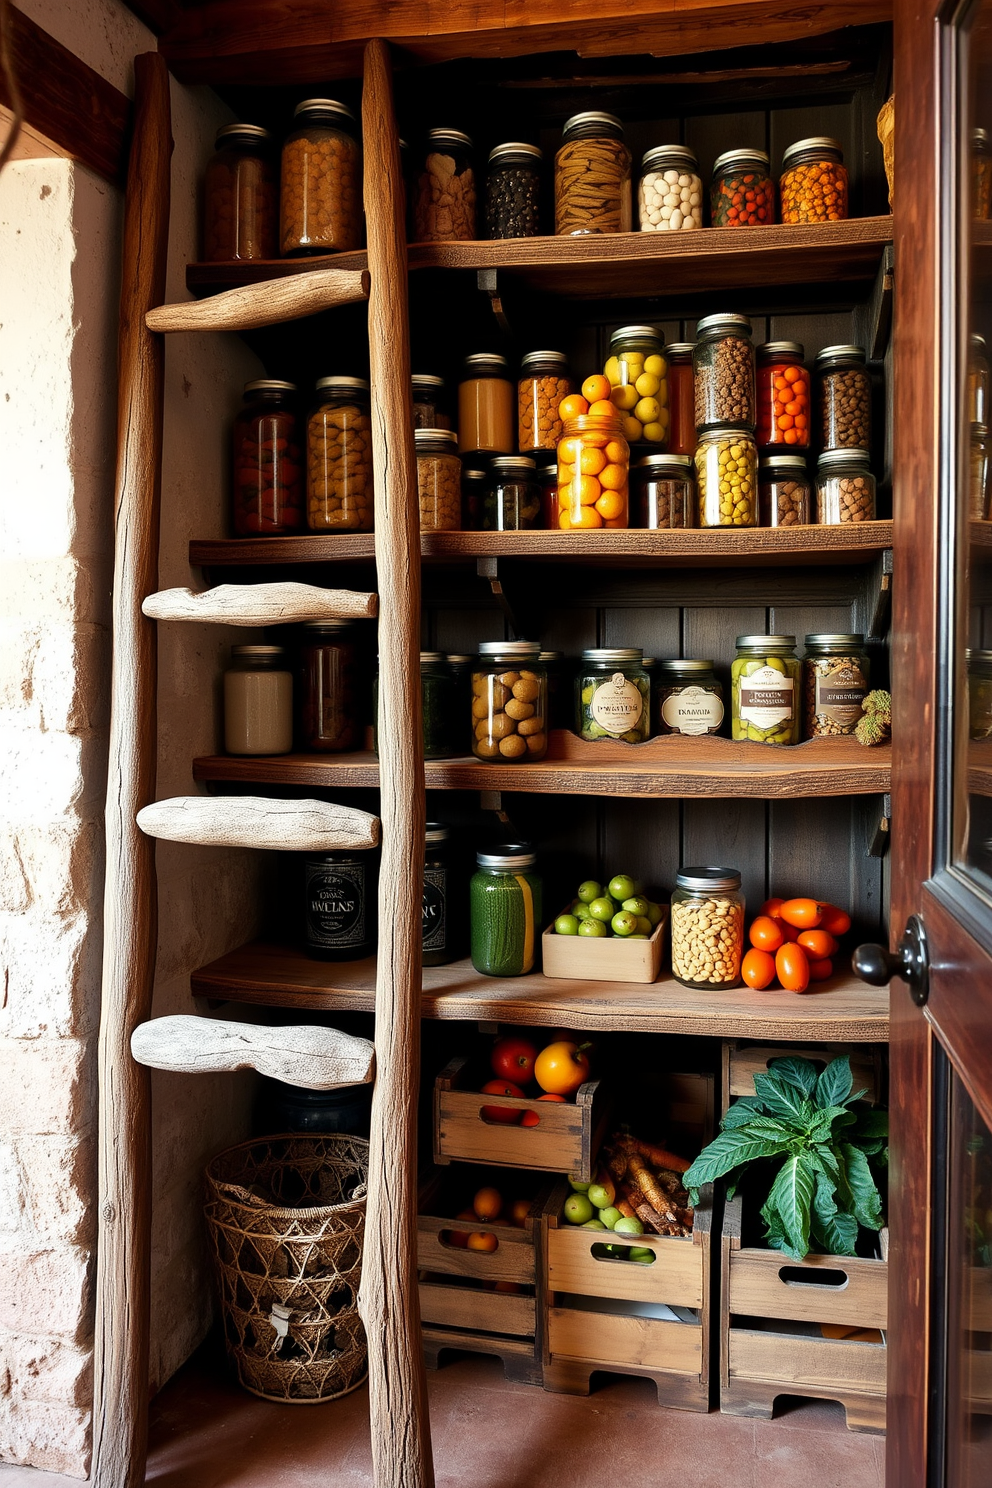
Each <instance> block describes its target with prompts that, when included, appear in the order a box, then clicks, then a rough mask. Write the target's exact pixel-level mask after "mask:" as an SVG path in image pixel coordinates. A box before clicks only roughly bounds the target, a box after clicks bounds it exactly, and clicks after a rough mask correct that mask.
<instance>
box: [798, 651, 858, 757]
mask: <svg viewBox="0 0 992 1488" xmlns="http://www.w3.org/2000/svg"><path fill="white" fill-rule="evenodd" d="M870 676H871V662H870V660H869V657H868V653H867V651H866V650H865V638H864V636H863V635H854V634H833V635H808V636H807V637H806V655H805V658H804V660H803V732H804V735H805V737H806V738H807V739H820V738H824V737H827V736H833V735H839V734H853V733H854V730H855V729H856V727H857V725H858V723H859V721H860V719H861V718H862V717H863V716H864V715H863V714H862V711H861V704H862V702H863V701H864V699H865V698H866V697H867V696H868V690H869V678H870Z"/></svg>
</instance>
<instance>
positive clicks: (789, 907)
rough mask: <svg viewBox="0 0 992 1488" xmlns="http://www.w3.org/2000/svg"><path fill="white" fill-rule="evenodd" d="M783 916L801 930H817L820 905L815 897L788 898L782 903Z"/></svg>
mask: <svg viewBox="0 0 992 1488" xmlns="http://www.w3.org/2000/svg"><path fill="white" fill-rule="evenodd" d="M782 918H783V920H784V921H785V922H786V924H787V925H795V926H796V927H797V928H798V929H799V930H815V929H816V927H817V925H818V924H819V923H820V919H821V916H820V906H819V904H817V902H816V900H815V899H787V900H786V901H785V903H784V904H783V905H782Z"/></svg>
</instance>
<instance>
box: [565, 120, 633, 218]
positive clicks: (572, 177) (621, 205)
mask: <svg viewBox="0 0 992 1488" xmlns="http://www.w3.org/2000/svg"><path fill="white" fill-rule="evenodd" d="M630 206H631V202H630V151H629V150H628V149H627V146H626V145H625V144H624V142H623V125H622V124H621V122H620V120H619V119H618V118H617V117H616V115H615V114H603V113H599V112H597V111H593V112H587V113H582V114H573V115H572V117H571V118H570V119H567V120H566V121H565V127H564V129H563V130H562V136H561V148H560V149H559V151H558V153H557V155H556V156H555V233H556V235H557V236H558V237H559V238H562V237H577V236H579V235H581V234H585V233H618V232H629V231H630Z"/></svg>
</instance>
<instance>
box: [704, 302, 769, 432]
mask: <svg viewBox="0 0 992 1488" xmlns="http://www.w3.org/2000/svg"><path fill="white" fill-rule="evenodd" d="M692 371H693V377H694V379H695V384H694V392H695V406H696V430H697V433H698V431H699V430H700V429H701V428H702V427H703V426H704V425H705V424H736V423H742V424H751V425H752V426H753V425H754V421H755V397H754V346H753V345H752V342H751V322H750V321H749V320H748V318H747V316H746V315H707V316H705V317H704V318H703V319H702V320H701V321H700V322H699V324H698V325H697V327H696V344H695V346H694V347H693V352H692Z"/></svg>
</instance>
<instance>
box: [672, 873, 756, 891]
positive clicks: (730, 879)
mask: <svg viewBox="0 0 992 1488" xmlns="http://www.w3.org/2000/svg"><path fill="white" fill-rule="evenodd" d="M675 883H676V887H677V888H680V889H700V890H702V891H703V893H708V892H710V891H711V890H720V889H722V890H723V891H724V892H727V891H730V892H733V891H734V890H735V889H739V888H740V886H741V876H740V873H739V872H738V871H737V869H736V868H708V867H699V868H680V869H679V871H678V873H676V875H675Z"/></svg>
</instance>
